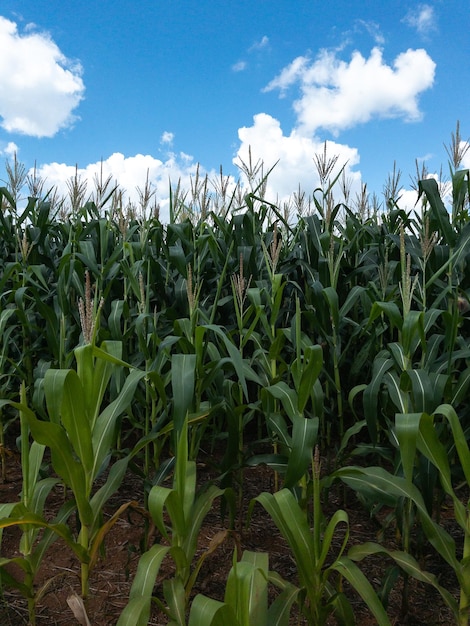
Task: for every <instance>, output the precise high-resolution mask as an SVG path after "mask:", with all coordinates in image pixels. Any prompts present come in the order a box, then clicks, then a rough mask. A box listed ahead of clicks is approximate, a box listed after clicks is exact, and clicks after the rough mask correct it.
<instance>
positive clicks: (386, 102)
mask: <svg viewBox="0 0 470 626" xmlns="http://www.w3.org/2000/svg"><path fill="white" fill-rule="evenodd" d="M435 68H436V64H435V63H434V61H433V60H432V59H431V57H430V56H429V55H428V54H427V52H426V51H425V50H423V49H418V50H411V49H410V50H407V51H406V52H403V53H401V54H399V55H398V56H397V57H396V58H395V60H394V61H393V64H392V65H387V64H386V63H385V62H384V60H383V56H382V51H381V49H380V48H378V47H375V48H373V49H372V51H371V54H370V56H369V58H364V57H363V56H362V54H361V53H360V52H357V51H356V52H354V53H353V55H352V57H351V60H350V61H349V62H346V61H343V60H341V59H339V58H338V57H337V56H336V54H335V53H334V52H329V51H327V50H323V51H321V53H320V54H319V55H318V56H317V58H316V59H314V60H313V61H312V60H311V59H310V58H309V57H306V56H300V57H297V58H296V59H294V61H292V63H291V64H290V65H288V66H287V67H285V68H284V69H283V70H282V71H281V72H280V74H279V75H278V76H277V77H276V78H274V79H273V80H272V81H271V82H270V83H269V84H268V85H267V86H266V87H265V89H264V90H265V91H272V90H274V89H279V90H280V93H281V96H283V95H285V93H286V90H287V89H288V88H289V87H291V86H292V85H295V84H298V85H299V87H300V93H301V95H300V98H298V99H297V100H296V101H295V102H294V105H293V106H294V110H295V112H296V114H297V120H298V125H299V128H300V129H301V130H302V132H303V133H304V134H306V133H315V132H316V131H317V130H318V129H321V128H323V129H326V130H329V131H331V132H333V133H335V134H337V133H338V132H339V131H341V130H344V129H346V128H350V127H352V126H355V125H356V124H359V123H365V122H368V121H369V120H371V119H372V118H374V117H381V118H386V117H402V118H404V119H405V120H406V121H417V120H420V119H421V117H422V114H421V111H420V110H419V107H418V96H419V95H420V94H421V92H423V91H425V90H426V89H429V88H430V87H431V86H432V84H433V82H434V72H435Z"/></svg>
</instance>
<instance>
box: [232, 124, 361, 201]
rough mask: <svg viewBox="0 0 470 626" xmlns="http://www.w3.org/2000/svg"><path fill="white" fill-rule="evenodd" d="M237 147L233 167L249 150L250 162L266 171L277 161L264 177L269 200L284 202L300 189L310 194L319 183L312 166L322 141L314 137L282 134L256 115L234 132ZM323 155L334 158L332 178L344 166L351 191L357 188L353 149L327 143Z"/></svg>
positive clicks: (355, 156) (357, 174)
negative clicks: (259, 163) (238, 141)
mask: <svg viewBox="0 0 470 626" xmlns="http://www.w3.org/2000/svg"><path fill="white" fill-rule="evenodd" d="M238 137H239V139H240V147H239V149H238V152H237V156H236V158H235V159H234V163H235V164H240V162H241V161H243V162H244V163H248V160H249V150H250V148H251V152H252V160H253V161H255V162H256V161H257V160H261V161H263V163H264V171H265V172H267V171H268V170H269V169H270V168H271V167H272V166H274V165H275V164H276V161H278V162H277V165H276V166H275V167H274V169H273V171H272V172H271V174H270V175H269V177H268V187H267V190H266V198H267V200H270V201H273V202H274V201H277V200H278V201H281V202H285V201H288V199H289V198H290V197H291V196H292V194H294V192H297V191H298V188H299V186H300V189H301V190H303V191H305V192H306V193H311V192H312V191H313V190H314V189H315V188H316V187H318V184H319V177H318V173H317V172H316V169H315V165H314V157H315V155H316V154H321V153H323V149H324V142H323V141H321V140H320V139H318V138H315V137H307V136H305V135H302V134H301V133H299V132H297V130H295V129H294V130H293V131H292V132H291V133H290V134H289V135H285V134H284V132H283V130H282V128H281V124H280V122H279V121H278V120H277V119H275V118H274V117H272V116H271V115H267V114H266V113H259V114H258V115H255V116H254V118H253V125H252V126H249V127H243V128H240V129H239V131H238ZM326 147H327V156H328V158H332V157H335V156H337V157H338V160H337V165H336V167H335V169H334V170H333V172H332V174H331V177H332V178H333V177H334V176H335V175H336V174H337V173H338V171H339V169H340V168H341V167H343V166H344V165H346V169H345V171H346V175H347V178H349V179H350V181H351V183H352V192H353V193H355V192H358V191H359V187H360V178H361V175H360V172H358V171H353V170H352V168H353V167H354V166H356V165H357V164H358V163H359V154H358V151H357V149H356V148H351V147H349V146H347V145H344V144H339V143H336V142H333V141H327V144H326Z"/></svg>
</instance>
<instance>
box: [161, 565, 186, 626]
mask: <svg viewBox="0 0 470 626" xmlns="http://www.w3.org/2000/svg"><path fill="white" fill-rule="evenodd" d="M163 595H164V596H165V600H166V602H167V604H168V609H169V611H170V615H171V617H172V620H171V621H170V622H169V626H170V624H171V625H172V626H186V620H185V613H186V593H185V589H184V585H183V582H182V580H181V579H180V578H178V577H177V578H170V579H167V580H164V581H163Z"/></svg>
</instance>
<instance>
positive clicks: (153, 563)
mask: <svg viewBox="0 0 470 626" xmlns="http://www.w3.org/2000/svg"><path fill="white" fill-rule="evenodd" d="M224 493H225V494H226V495H228V492H227V490H222V489H219V488H218V487H216V486H215V485H210V486H209V487H208V488H207V489H205V490H203V491H202V492H201V493H199V494H198V493H196V463H195V461H191V460H189V459H188V422H187V420H185V422H184V424H183V425H182V427H181V430H180V432H179V436H178V446H177V455H176V463H175V474H174V478H173V487H172V488H169V487H163V486H161V485H155V486H154V487H152V489H151V491H150V494H149V498H148V507H149V511H150V514H151V516H152V519H153V521H154V523H155V526H156V528H157V529H158V531H159V532H160V533H161V534H162V536H163V537H164V538H165V539H167V541H168V542H169V544H170V545H169V546H163V545H155V546H153V547H152V548H151V549H150V550H149V551H148V552H147V553H145V554H144V555H143V556H142V557H141V560H140V562H139V566H138V571H137V574H136V578H135V580H134V582H133V585H132V589H131V593H130V596H129V604H128V605H127V607H126V608H125V609H124V611H123V613H122V615H121V617H120V619H119V622H118V625H119V626H126V625H129V626H130V624H132V625H133V626H140V625H142V626H143V625H144V624H147V622H148V618H149V612H150V604H151V599H152V591H153V586H154V582H155V577H156V575H157V573H158V570H159V567H160V565H161V562H162V560H163V558H164V557H165V556H166V554H167V553H168V554H170V555H171V557H172V559H173V561H174V563H175V575H174V577H173V578H170V579H167V580H165V581H164V582H163V595H164V598H165V601H166V603H167V607H165V606H164V605H163V603H162V602H161V601H160V602H159V604H160V605H161V606H162V608H163V609H164V610H165V611H166V612H167V614H168V615H169V617H170V622H169V623H171V624H174V625H178V626H184V624H185V617H184V615H185V612H186V607H187V604H188V601H189V595H190V593H191V589H192V588H193V585H194V583H195V581H196V579H197V576H198V573H199V571H200V568H201V566H202V564H203V562H204V560H205V558H207V556H208V554H210V552H212V551H213V550H215V549H216V547H217V545H218V543H217V541H216V542H215V544H214V545H212V546H211V547H210V548H209V550H208V551H206V552H205V553H203V554H202V555H201V556H200V557H199V559H198V560H197V562H196V564H195V565H194V567H193V560H194V556H195V553H196V549H197V542H198V535H199V531H200V528H201V525H202V523H203V521H204V518H205V516H206V514H207V513H208V511H209V509H210V508H211V506H212V504H213V502H214V500H215V499H216V498H219V497H221V496H222V495H224ZM165 511H166V512H167V513H168V520H169V523H167V522H166V521H165V517H164V512H165ZM224 537H225V535H223V536H222V537H220V538H218V541H219V542H220V541H222V540H223V539H224ZM149 581H151V582H149Z"/></svg>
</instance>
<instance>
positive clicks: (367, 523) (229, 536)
mask: <svg viewBox="0 0 470 626" xmlns="http://www.w3.org/2000/svg"><path fill="white" fill-rule="evenodd" d="M210 472H211V470H210V468H209V464H206V463H203V462H201V463H199V465H198V479H199V480H200V481H201V484H202V483H204V482H205V481H207V480H208V478H209V477H210V475H211V473H210ZM6 479H7V480H6V481H5V482H3V483H1V482H0V502H14V501H16V500H17V499H18V492H19V489H20V488H21V487H20V486H21V467H20V464H19V458H18V456H17V455H16V454H13V455H9V456H8V458H7V474H6ZM273 480H274V477H273V473H272V472H271V471H270V470H269V469H268V468H266V467H257V468H249V469H246V470H245V471H244V478H243V515H242V516H241V517H240V521H241V522H243V524H240V527H239V528H238V530H237V531H232V532H228V531H227V520H225V521H223V520H222V519H221V516H220V511H219V508H218V505H215V507H214V509H213V510H212V511H211V512H210V513H209V515H208V516H207V518H206V520H205V522H204V525H203V527H202V531H201V533H200V547H199V553H200V554H202V552H203V551H205V550H206V549H207V547H208V545H209V544H210V541H211V539H212V538H214V537H215V536H216V535H217V533H224V534H223V535H222V534H221V535H219V537H224V540H223V541H222V543H221V545H220V546H219V547H218V548H217V549H216V550H215V552H214V553H213V554H211V555H210V556H208V557H207V559H206V561H205V562H204V565H203V567H202V569H201V571H200V574H199V577H198V580H197V582H196V585H195V588H194V593H204V594H205V595H207V596H209V597H212V598H215V599H219V600H220V599H223V594H224V589H225V583H226V579H227V574H228V571H229V569H230V567H231V565H232V559H233V554H234V549H235V547H237V550H238V553H239V554H241V551H243V550H253V551H266V552H268V553H269V555H270V569H272V570H274V571H276V572H278V573H279V574H281V575H282V576H283V577H284V578H285V579H287V580H290V581H292V582H296V568H295V563H294V561H293V560H292V558H291V556H290V553H289V550H288V548H287V546H286V545H285V543H284V541H283V540H282V538H281V537H280V536H279V533H278V531H277V529H276V527H275V526H274V524H273V523H272V521H271V520H270V519H269V517H268V516H267V514H266V513H265V512H264V509H262V507H261V506H260V505H256V507H255V509H254V514H253V517H252V520H251V522H250V524H249V526H248V527H246V525H245V524H244V522H245V513H246V510H247V505H248V503H249V502H250V500H251V499H252V498H253V497H255V496H257V495H258V494H259V493H261V492H262V491H272V489H273ZM340 493H341V494H342V493H343V492H342V491H341V492H340V491H339V490H338V492H335V491H334V490H331V491H330V493H329V495H328V502H327V503H325V505H324V512H325V514H326V515H327V516H330V515H331V514H332V513H333V512H334V511H335V510H336V509H338V508H340V499H339V494H340ZM63 498H64V493H63V490H62V489H60V488H57V489H56V490H55V491H53V493H52V494H51V497H50V499H49V500H48V507H50V510H51V511H52V510H54V508H55V507H57V506H59V505H60V503H61V502H63ZM130 500H133V501H136V502H138V504H139V505H140V506H142V505H143V494H142V483H141V480H140V479H138V478H136V477H135V476H134V475H131V474H128V475H127V477H126V481H125V483H124V484H123V485H122V487H121V489H120V490H119V492H118V493H117V494H115V496H113V498H112V499H111V501H110V502H109V503H108V506H107V511H106V515H107V516H108V518H109V516H111V515H112V514H113V513H114V512H115V511H116V510H117V509H118V508H119V507H120V506H121V504H123V503H124V502H127V501H130ZM341 506H342V508H345V509H346V510H347V512H348V515H349V520H350V537H351V540H352V541H353V542H354V543H362V542H364V541H370V540H372V541H374V540H377V538H378V536H379V533H380V532H381V527H380V524H379V523H378V522H377V520H373V519H371V518H370V516H369V514H368V513H367V512H366V511H365V510H364V509H363V508H362V507H361V506H360V504H359V503H358V502H357V500H356V499H355V498H354V496H353V495H352V494H350V495H349V497H348V502H347V504H346V506H344V504H342V505H341ZM449 523H451V522H449ZM145 526H146V518H145V516H144V515H143V514H142V511H140V510H139V509H138V508H129V509H128V510H127V511H126V512H125V513H124V514H123V516H122V517H121V518H120V519H119V520H118V521H117V523H116V524H115V525H114V526H113V527H112V529H111V530H110V532H109V533H108V535H107V537H106V540H105V549H104V552H103V554H102V556H101V558H100V560H99V561H98V564H97V566H96V567H95V569H94V570H93V572H92V574H91V579H90V597H89V599H88V602H87V607H86V608H87V613H88V616H89V619H90V623H91V625H92V626H112V625H114V624H116V622H117V620H118V618H119V615H120V613H121V611H122V610H123V608H124V606H125V605H126V602H127V599H128V596H129V590H130V587H131V584H132V580H133V576H134V573H135V570H136V567H137V563H138V560H139V557H140V555H141V551H142V549H143V546H142V542H143V540H144V536H145ZM19 537H20V532H19V530H18V529H15V528H13V529H6V530H5V531H4V535H3V541H2V544H1V556H3V557H13V556H15V555H18V554H19V552H18V547H19V545H18V542H19ZM342 539H343V537H342V536H338V537H337V538H336V544H335V547H336V549H339V548H340V546H341V542H342ZM380 539H381V540H382V541H384V543H385V544H386V545H388V547H397V546H394V540H395V532H394V531H393V529H388V530H387V531H386V532H385V536H384V537H382V536H381V537H380ZM156 542H157V543H161V542H164V541H163V540H162V538H161V537H160V536H158V533H156V532H155V529H154V528H151V529H150V534H149V536H148V543H147V546H150V545H152V544H153V543H156ZM431 550H432V549H429V555H428V556H427V557H426V559H425V566H426V568H427V569H428V570H429V571H432V572H433V573H434V574H436V575H440V576H441V577H442V579H443V580H444V581H445V586H446V587H447V588H449V585H452V572H451V571H448V570H446V568H445V567H444V566H443V565H442V563H440V562H439V561H438V560H437V558H436V557H435V556H433V555H432V552H431ZM388 566H390V563H389V562H386V560H384V559H382V558H369V559H367V560H366V561H365V562H363V563H361V564H360V567H361V569H362V570H363V572H364V573H365V574H366V576H367V578H368V579H369V581H371V582H372V584H374V586H376V587H377V586H379V585H380V582H381V580H382V579H383V576H384V573H385V571H386V569H387V567H388ZM12 571H13V570H12ZM79 572H80V565H79V563H78V561H77V559H76V558H75V557H74V555H73V554H72V553H71V552H70V550H69V549H68V548H67V547H66V546H65V544H63V543H62V542H61V540H58V541H57V542H56V543H54V545H53V546H52V548H51V549H50V551H49V553H48V555H47V559H46V560H45V561H44V562H43V564H42V567H41V570H40V572H39V576H38V579H37V588H38V589H39V588H41V586H42V585H43V584H44V583H45V581H52V582H51V583H50V585H49V587H48V589H47V592H46V593H45V594H44V596H43V598H42V599H41V600H40V601H39V602H38V605H37V621H36V623H37V626H73V625H74V624H79V622H78V621H77V620H76V619H75V617H74V615H73V613H72V610H71V609H70V607H69V605H68V604H67V598H69V597H70V596H71V595H73V594H80V580H79ZM171 573H172V565H171V560H170V559H167V560H165V561H164V562H163V564H162V567H161V569H160V574H159V576H158V579H157V581H156V585H155V590H154V594H155V596H157V597H162V594H161V584H162V580H163V579H164V578H165V577H166V578H168V577H171ZM401 585H402V583H401V582H400V581H399V582H398V583H397V584H396V585H395V587H394V589H393V590H392V592H391V593H390V596H389V605H388V609H387V611H388V614H389V616H390V619H391V622H392V623H393V624H396V625H402V624H403V625H405V624H407V625H414V626H418V625H423V626H424V625H426V626H434V625H436V626H437V625H438V624H441V625H444V624H445V625H450V624H452V623H453V618H452V615H451V613H450V612H449V610H448V609H447V608H446V607H445V605H444V603H443V602H442V600H441V598H440V596H439V595H438V594H437V592H436V591H435V590H434V589H433V588H432V587H430V586H427V585H424V584H421V583H417V582H416V581H411V582H410V596H409V598H410V599H409V610H408V613H407V614H406V615H405V616H403V615H402V611H401V602H402V593H401V588H402V587H401ZM454 586H455V594H456V595H457V593H458V587H457V585H456V584H455V585H454ZM451 590H452V589H451ZM346 592H347V593H348V595H349V597H350V598H351V600H352V601H353V604H354V611H355V615H356V623H357V624H359V625H361V626H372V624H375V623H376V622H375V620H374V619H373V617H372V616H371V615H370V613H369V612H368V611H367V609H366V607H364V606H363V604H362V603H361V601H360V599H359V597H358V596H357V595H356V594H355V593H354V592H353V591H352V590H348V589H347V587H346ZM292 615H293V617H292V620H291V623H292V624H294V623H295V624H300V625H301V624H305V623H306V622H305V621H303V620H302V619H301V618H299V617H298V616H297V615H295V613H294V612H293V614H292ZM167 621H168V619H167V618H166V617H165V615H164V614H163V613H162V612H161V611H158V610H157V609H156V608H155V610H154V612H153V614H152V617H151V620H150V621H149V625H151V626H160V625H163V624H166V623H167ZM25 624H28V612H27V605H26V601H25V600H24V599H23V598H22V596H21V595H20V594H19V593H18V592H16V591H14V590H12V589H11V588H4V589H3V591H2V590H0V626H23V625H25ZM329 624H336V621H335V620H334V619H333V618H331V619H330V621H329Z"/></svg>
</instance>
